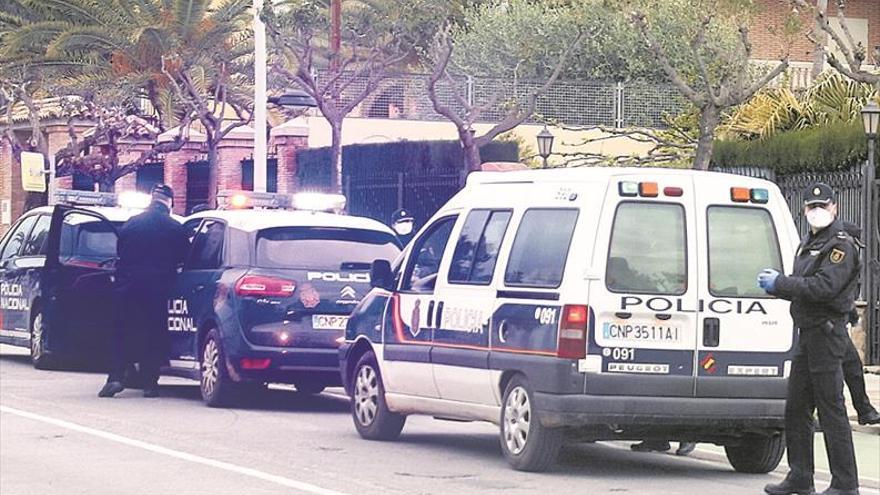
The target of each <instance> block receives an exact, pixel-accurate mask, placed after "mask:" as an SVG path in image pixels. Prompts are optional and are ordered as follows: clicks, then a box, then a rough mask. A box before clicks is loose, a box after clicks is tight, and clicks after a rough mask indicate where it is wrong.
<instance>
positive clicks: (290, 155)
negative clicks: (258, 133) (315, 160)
mask: <svg viewBox="0 0 880 495" xmlns="http://www.w3.org/2000/svg"><path fill="white" fill-rule="evenodd" d="M301 124H303V122H297V121H295V120H291V121H289V122H286V123H284V124H283V125H280V126H278V127H275V128H274V129H272V132H271V140H270V142H269V147H270V149H275V152H276V157H277V159H278V192H279V193H293V192H296V190H297V189H298V184H297V180H296V172H297V166H296V155H297V153H298V152H299V150H301V149H304V148H308V147H309V127H308V126H307V125H301Z"/></svg>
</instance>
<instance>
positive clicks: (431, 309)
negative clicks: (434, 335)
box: [413, 301, 434, 331]
mask: <svg viewBox="0 0 880 495" xmlns="http://www.w3.org/2000/svg"><path fill="white" fill-rule="evenodd" d="M425 321H426V322H427V323H428V325H427V326H428V327H430V326H431V324H432V323H434V301H431V302H429V303H428V319H427V320H425ZM413 330H415V331H418V330H419V329H418V328H414V329H413Z"/></svg>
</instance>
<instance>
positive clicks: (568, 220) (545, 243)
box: [504, 208, 578, 289]
mask: <svg viewBox="0 0 880 495" xmlns="http://www.w3.org/2000/svg"><path fill="white" fill-rule="evenodd" d="M577 218H578V210H576V209H571V208H564V209H563V208H535V209H530V210H528V211H526V212H525V213H524V214H523V218H522V221H521V222H520V224H519V228H517V231H516V237H515V238H514V239H513V247H511V248H510V259H509V260H508V261H507V271H506V272H505V273H504V283H505V284H506V285H509V286H523V287H539V288H546V289H555V288H557V287H559V285H560V284H561V283H562V275H563V273H564V272H565V262H566V260H567V258H568V248H569V246H571V238H572V236H573V235H574V227H575V225H576V224H577Z"/></svg>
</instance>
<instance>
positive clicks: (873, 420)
mask: <svg viewBox="0 0 880 495" xmlns="http://www.w3.org/2000/svg"><path fill="white" fill-rule="evenodd" d="M859 424H860V425H877V424H880V412H877V410H876V409H874V408H873V407H872V408H871V410H870V411H869V412H867V413H865V414H859Z"/></svg>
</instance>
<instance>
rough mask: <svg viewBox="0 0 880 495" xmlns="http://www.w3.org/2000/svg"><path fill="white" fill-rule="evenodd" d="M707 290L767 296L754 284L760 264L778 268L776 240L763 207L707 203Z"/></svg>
mask: <svg viewBox="0 0 880 495" xmlns="http://www.w3.org/2000/svg"><path fill="white" fill-rule="evenodd" d="M708 222H709V293H710V294H712V295H713V296H719V297H769V296H768V295H767V294H766V293H765V292H764V290H763V289H761V288H760V287H758V286H757V284H755V277H756V276H757V275H758V272H760V271H761V270H763V269H764V268H773V269H775V270H777V271H780V272H781V271H782V255H781V254H780V253H779V240H778V238H777V236H776V228H775V227H774V226H773V219H772V217H771V216H770V212H769V211H767V210H765V209H763V208H743V207H736V206H710V207H709V213H708Z"/></svg>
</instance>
